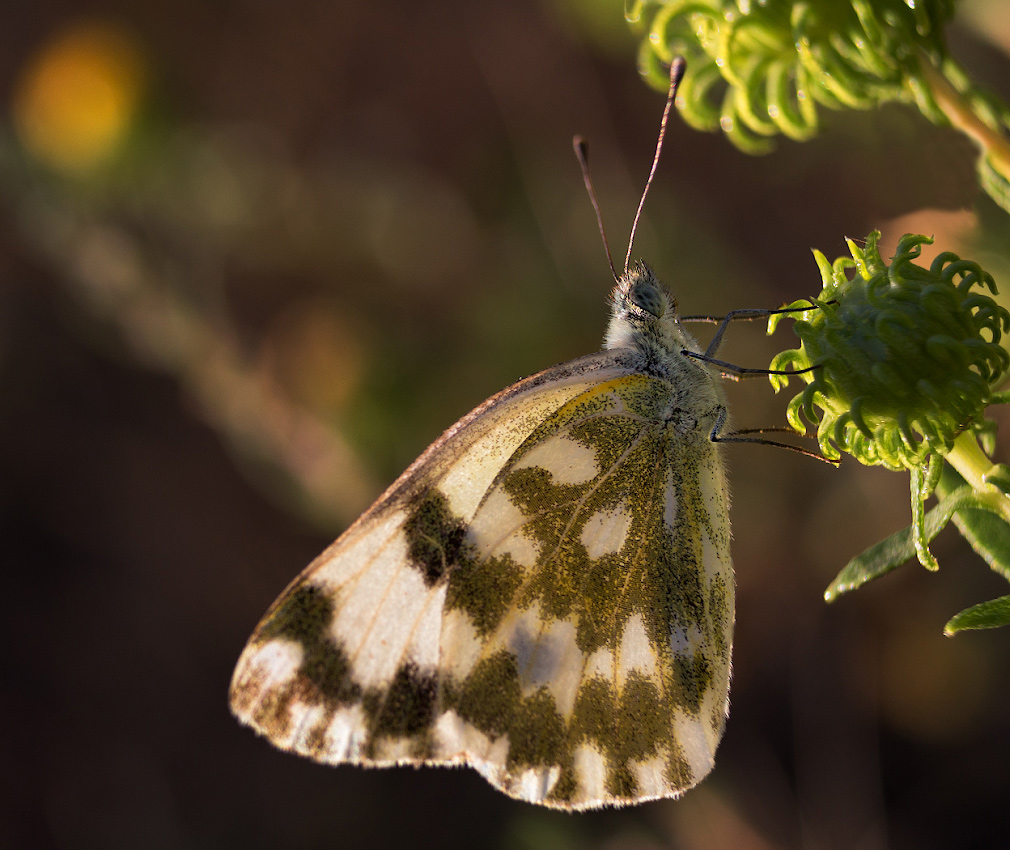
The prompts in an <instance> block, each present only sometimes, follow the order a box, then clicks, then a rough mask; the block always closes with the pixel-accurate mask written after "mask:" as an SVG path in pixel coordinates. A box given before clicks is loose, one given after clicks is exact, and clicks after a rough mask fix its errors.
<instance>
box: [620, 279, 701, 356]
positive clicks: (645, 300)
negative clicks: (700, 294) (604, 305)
mask: <svg viewBox="0 0 1010 850" xmlns="http://www.w3.org/2000/svg"><path fill="white" fill-rule="evenodd" d="M689 343H690V340H689V339H688V337H687V336H686V335H685V333H684V331H683V329H682V328H681V325H680V321H679V320H678V318H677V301H676V299H675V298H674V297H673V296H672V295H671V294H670V293H669V291H667V289H666V287H665V286H663V284H662V283H660V282H659V279H658V278H657V277H656V275H655V274H653V272H652V269H650V268H649V267H648V266H647V265H645V263H641V262H639V263H634V264H633V265H632V266H631V267H630V268H629V269H628V271H627V272H625V273H624V274H623V275H621V277H620V279H619V280H618V281H617V286H616V287H614V292H613V294H612V295H611V315H610V325H609V327H608V328H607V339H606V346H607V348H636V349H638V350H641V351H645V352H651V351H654V352H657V353H672V352H674V351H679V350H680V349H682V348H684V347H686V346H688V345H689Z"/></svg>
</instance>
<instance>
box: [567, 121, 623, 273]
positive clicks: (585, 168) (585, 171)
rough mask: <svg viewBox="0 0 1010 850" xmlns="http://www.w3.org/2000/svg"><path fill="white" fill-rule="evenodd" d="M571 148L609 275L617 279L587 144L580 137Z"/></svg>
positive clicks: (574, 140) (573, 142) (573, 140)
mask: <svg viewBox="0 0 1010 850" xmlns="http://www.w3.org/2000/svg"><path fill="white" fill-rule="evenodd" d="M572 147H573V148H575V158H576V159H578V161H579V168H581V169H582V182H584V183H585V184H586V191H587V192H589V200H590V201H591V202H592V204H593V209H594V210H596V223H597V224H598V225H599V227H600V236H602V237H603V248H604V250H605V251H606V252H607V262H608V263H610V273H611V274H612V275H613V276H614V280H615V281H616V280H617V279H618V278H617V271H616V270H615V269H614V258H613V256H612V255H611V253H610V243H609V242H608V241H607V231H606V230H604V229H603V213H602V212H600V202H599V201H598V200H597V199H596V190H595V189H594V188H593V178H592V177H591V176H590V174H589V144H588V143H587V142H586V140H585V139H584V138H583V137H582V136H576V137H575V138H574V139H572Z"/></svg>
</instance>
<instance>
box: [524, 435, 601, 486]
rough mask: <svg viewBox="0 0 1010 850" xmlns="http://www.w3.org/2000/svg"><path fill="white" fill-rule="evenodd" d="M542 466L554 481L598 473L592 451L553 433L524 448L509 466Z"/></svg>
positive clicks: (568, 481)
mask: <svg viewBox="0 0 1010 850" xmlns="http://www.w3.org/2000/svg"><path fill="white" fill-rule="evenodd" d="M534 467H535V468H538V469H543V470H545V471H547V472H549V473H550V474H551V477H552V478H553V479H554V483H555V484H584V483H585V482H586V481H589V480H590V479H592V478H595V477H596V476H597V475H599V474H600V468H599V467H598V466H597V464H596V452H594V451H593V450H592V449H591V448H589V447H588V446H584V445H582V444H581V443H579V442H577V441H575V440H569V439H566V438H564V437H553V438H548V439H546V440H544V441H543V442H542V443H538V444H537V445H535V446H534V447H533V448H531V449H530V450H529V451H527V452H526V453H525V454H524V455H523V456H522V457H521V458H520V459H519V461H518V462H516V463H515V464H513V466H512V469H513V470H519V469H532V468H534Z"/></svg>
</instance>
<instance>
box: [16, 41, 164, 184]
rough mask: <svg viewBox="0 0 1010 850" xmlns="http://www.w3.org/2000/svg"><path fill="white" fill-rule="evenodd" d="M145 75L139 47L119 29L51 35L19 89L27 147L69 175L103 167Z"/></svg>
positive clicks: (132, 111) (19, 116)
mask: <svg viewBox="0 0 1010 850" xmlns="http://www.w3.org/2000/svg"><path fill="white" fill-rule="evenodd" d="M144 76H145V74H144V61H143V56H142V54H141V51H140V48H139V46H138V45H137V43H136V41H135V40H134V39H133V38H132V37H131V36H130V35H129V34H127V33H126V32H125V31H123V30H122V29H121V28H120V27H118V26H116V25H114V24H107V23H81V24H77V25H75V26H74V27H73V28H71V29H70V30H67V31H64V32H63V33H61V34H59V35H57V36H55V37H53V38H51V39H50V40H49V41H48V42H47V43H46V44H44V45H42V47H41V48H40V49H39V50H38V51H37V52H36V53H35V55H34V56H33V57H32V58H31V59H30V60H29V61H28V63H27V64H26V66H25V68H24V69H23V70H22V72H21V76H20V78H19V80H18V82H17V85H16V88H15V91H14V102H13V113H14V124H15V126H16V128H17V131H18V135H19V136H20V138H21V141H22V144H24V146H25V147H26V148H27V149H28V150H29V151H30V152H31V153H32V154H33V155H34V156H36V157H37V158H38V159H40V160H42V161H43V162H45V163H46V164H48V165H50V166H52V167H54V168H57V169H59V170H61V171H67V172H77V173H80V172H83V171H87V170H89V169H91V168H93V167H94V166H96V165H99V164H100V163H102V162H103V161H105V160H106V159H107V158H108V157H109V156H110V155H111V154H112V153H114V152H115V150H116V149H117V147H118V146H119V145H120V143H121V142H122V141H123V138H124V136H125V135H126V133H127V131H128V130H129V128H130V124H131V122H132V120H133V117H134V114H135V112H136V109H137V104H138V101H139V99H140V94H141V91H142V89H143V84H144Z"/></svg>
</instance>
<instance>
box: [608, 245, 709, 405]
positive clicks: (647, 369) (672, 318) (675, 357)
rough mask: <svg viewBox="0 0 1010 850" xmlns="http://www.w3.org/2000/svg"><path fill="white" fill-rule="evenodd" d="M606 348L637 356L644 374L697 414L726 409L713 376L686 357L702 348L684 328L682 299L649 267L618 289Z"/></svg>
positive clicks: (638, 267)
mask: <svg viewBox="0 0 1010 850" xmlns="http://www.w3.org/2000/svg"><path fill="white" fill-rule="evenodd" d="M605 345H606V347H607V348H608V349H611V350H613V349H628V350H630V351H632V352H634V353H635V354H636V356H637V357H638V358H639V359H640V364H639V369H640V371H642V372H644V373H646V374H650V375H653V376H655V377H658V378H662V379H665V380H668V381H670V382H671V383H674V384H676V385H677V386H678V387H679V388H682V389H683V391H684V393H685V395H687V396H689V397H690V398H691V399H692V401H693V403H692V405H691V406H692V408H694V409H695V410H697V409H698V407H699V406H705V405H709V406H712V407H714V406H716V405H720V404H723V403H724V402H723V397H722V390H721V388H720V387H719V385H718V381H717V378H716V374H715V373H714V372H713V370H712V369H711V368H710V367H708V366H706V365H704V364H703V363H700V362H698V361H697V360H694V359H692V358H688V357H685V356H684V355H683V354H682V352H683V351H684V350H688V351H698V343H697V342H696V341H695V340H694V338H693V337H692V336H691V335H690V334H688V333H687V332H686V331H685V330H684V328H683V326H682V325H681V324H680V320H679V319H678V317H677V301H676V299H675V298H674V297H673V296H672V295H671V294H670V292H669V291H668V290H667V289H666V287H665V286H663V284H662V283H660V282H659V280H658V279H657V277H656V276H655V274H653V272H652V269H650V268H649V267H648V266H647V265H646V264H645V263H641V262H639V263H635V264H634V265H633V266H631V268H630V269H629V270H628V271H627V272H625V273H624V274H623V275H621V278H620V280H618V282H617V286H616V287H614V291H613V293H612V295H611V315H610V324H609V326H608V327H607V335H606V339H605Z"/></svg>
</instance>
